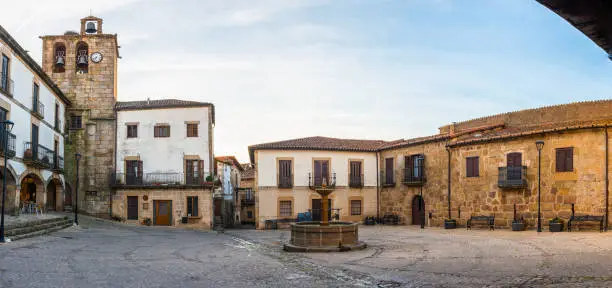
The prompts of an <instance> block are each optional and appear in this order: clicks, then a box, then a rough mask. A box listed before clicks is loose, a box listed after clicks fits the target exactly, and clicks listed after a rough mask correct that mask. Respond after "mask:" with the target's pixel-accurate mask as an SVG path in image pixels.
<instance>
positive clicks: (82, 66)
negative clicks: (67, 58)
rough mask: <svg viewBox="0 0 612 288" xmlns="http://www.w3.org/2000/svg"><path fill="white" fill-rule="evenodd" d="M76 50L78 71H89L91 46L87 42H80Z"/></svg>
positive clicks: (79, 72)
mask: <svg viewBox="0 0 612 288" xmlns="http://www.w3.org/2000/svg"><path fill="white" fill-rule="evenodd" d="M76 51H77V53H76V73H77V74H84V73H87V72H88V67H89V47H88V46H87V43H85V42H79V43H78V44H77V50H76Z"/></svg>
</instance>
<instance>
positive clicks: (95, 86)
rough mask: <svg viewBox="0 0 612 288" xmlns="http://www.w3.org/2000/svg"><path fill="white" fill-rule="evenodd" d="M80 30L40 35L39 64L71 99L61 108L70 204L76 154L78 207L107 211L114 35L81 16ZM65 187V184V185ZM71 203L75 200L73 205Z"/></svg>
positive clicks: (111, 160) (112, 142) (111, 157)
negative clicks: (77, 157)
mask: <svg viewBox="0 0 612 288" xmlns="http://www.w3.org/2000/svg"><path fill="white" fill-rule="evenodd" d="M80 24H81V26H80V30H78V32H77V31H73V30H68V31H66V32H65V33H64V34H63V35H47V36H41V37H40V38H41V39H42V41H43V55H42V68H43V70H44V71H45V72H46V73H47V74H48V75H49V76H50V77H51V78H52V79H53V80H54V81H55V83H56V84H57V86H59V87H60V89H61V90H62V91H63V92H64V94H65V95H66V96H67V97H68V98H69V99H70V101H72V103H73V105H72V106H71V107H70V108H69V109H67V110H66V117H67V119H66V121H65V123H67V125H66V127H64V129H65V130H64V131H63V132H65V134H66V135H67V139H66V140H67V141H66V145H65V149H66V151H65V175H64V176H65V182H66V184H67V186H69V189H70V192H71V193H70V196H69V195H68V193H67V195H66V197H72V203H75V195H74V191H75V190H76V189H75V188H76V187H75V185H76V181H75V179H76V178H75V177H76V162H75V161H76V159H75V153H79V154H81V160H80V162H79V187H78V193H79V195H78V201H79V203H78V205H79V206H78V208H79V210H80V211H85V212H87V213H90V214H97V215H99V216H102V217H104V216H108V215H110V209H111V207H112V206H111V201H112V199H111V197H112V196H111V192H110V191H111V189H110V187H109V178H110V173H111V172H113V171H114V167H115V163H114V159H115V157H114V154H115V135H116V133H115V129H116V128H115V113H114V107H115V103H116V101H117V60H118V59H119V58H120V57H119V46H118V44H117V34H105V33H104V32H103V30H102V28H103V27H102V24H103V21H102V19H100V18H97V17H94V16H88V17H85V18H83V19H81V23H80ZM67 190H68V189H67ZM73 205H74V204H73Z"/></svg>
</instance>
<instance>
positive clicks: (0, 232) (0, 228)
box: [0, 120, 14, 243]
mask: <svg viewBox="0 0 612 288" xmlns="http://www.w3.org/2000/svg"><path fill="white" fill-rule="evenodd" d="M0 123H1V124H2V127H3V128H4V132H3V133H2V141H4V142H3V143H2V149H3V150H2V151H3V152H4V168H3V172H2V216H0V243H4V242H5V239H4V202H5V201H6V166H7V165H8V163H7V155H6V154H7V153H6V150H8V133H9V132H11V130H13V125H14V123H13V122H11V121H9V120H6V121H2V122H0Z"/></svg>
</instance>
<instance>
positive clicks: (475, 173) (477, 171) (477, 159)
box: [465, 156, 480, 178]
mask: <svg viewBox="0 0 612 288" xmlns="http://www.w3.org/2000/svg"><path fill="white" fill-rule="evenodd" d="M471 161H473V162H476V163H475V164H476V166H475V167H472V169H471V170H470V164H472V166H473V165H474V163H473V162H471ZM474 168H475V170H474ZM470 172H471V173H470ZM465 177H466V178H477V177H480V156H469V157H465Z"/></svg>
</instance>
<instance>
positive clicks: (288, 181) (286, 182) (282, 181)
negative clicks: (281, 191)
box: [278, 174, 293, 188]
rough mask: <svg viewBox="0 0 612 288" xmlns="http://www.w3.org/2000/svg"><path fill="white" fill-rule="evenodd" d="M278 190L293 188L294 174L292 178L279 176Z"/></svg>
mask: <svg viewBox="0 0 612 288" xmlns="http://www.w3.org/2000/svg"><path fill="white" fill-rule="evenodd" d="M278 188H293V174H291V176H280V175H279V176H278Z"/></svg>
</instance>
